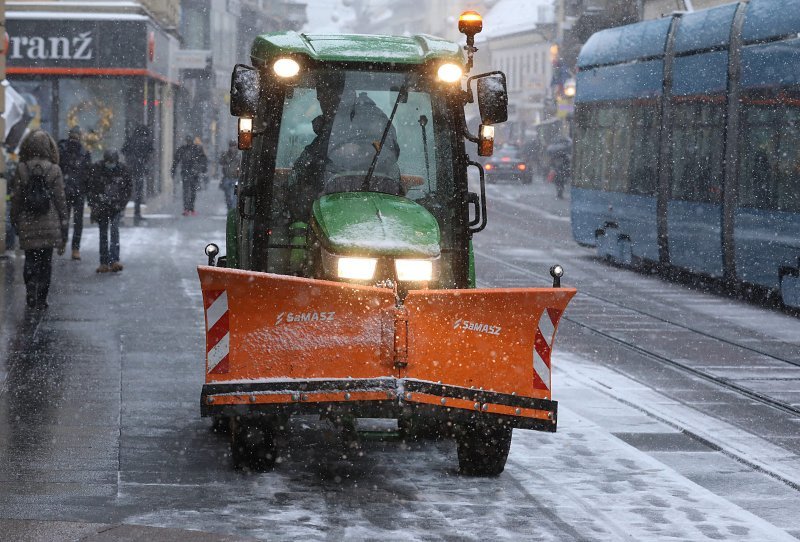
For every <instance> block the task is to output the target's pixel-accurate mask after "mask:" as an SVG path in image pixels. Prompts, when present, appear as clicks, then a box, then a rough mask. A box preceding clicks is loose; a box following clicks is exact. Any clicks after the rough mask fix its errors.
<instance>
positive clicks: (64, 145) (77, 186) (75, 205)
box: [58, 126, 92, 260]
mask: <svg viewBox="0 0 800 542" xmlns="http://www.w3.org/2000/svg"><path fill="white" fill-rule="evenodd" d="M58 154H59V159H60V162H59V165H60V166H61V173H62V174H63V176H64V194H65V195H66V197H67V223H69V222H70V214H73V213H74V220H73V226H72V259H73V260H80V259H81V252H80V250H81V234H82V233H83V204H84V201H85V199H86V193H85V192H86V176H87V175H88V174H89V168H90V167H91V165H92V158H91V155H90V154H89V152H88V151H87V150H86V149H84V148H83V144H82V143H81V129H80V128H79V127H78V126H73V127H72V128H70V130H69V135H68V136H67V139H62V140H61V141H59V142H58Z"/></svg>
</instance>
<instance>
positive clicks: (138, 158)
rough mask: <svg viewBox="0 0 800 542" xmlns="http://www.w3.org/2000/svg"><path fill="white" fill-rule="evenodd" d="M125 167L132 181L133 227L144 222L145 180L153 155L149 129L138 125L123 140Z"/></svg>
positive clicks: (151, 137)
mask: <svg viewBox="0 0 800 542" xmlns="http://www.w3.org/2000/svg"><path fill="white" fill-rule="evenodd" d="M122 155H123V156H124V157H125V165H126V166H127V167H128V171H129V172H130V175H131V177H132V179H133V225H134V226H138V225H140V224H142V222H143V221H144V217H142V204H143V203H144V200H145V179H147V176H148V173H149V171H150V160H151V157H152V155H153V136H152V133H151V131H150V128H148V127H147V126H145V125H144V124H139V125H138V126H136V128H134V129H133V131H132V132H131V133H130V134H129V135H128V137H127V138H125V143H124V144H123V145H122Z"/></svg>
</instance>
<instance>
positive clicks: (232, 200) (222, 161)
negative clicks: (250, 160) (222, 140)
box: [219, 139, 242, 211]
mask: <svg viewBox="0 0 800 542" xmlns="http://www.w3.org/2000/svg"><path fill="white" fill-rule="evenodd" d="M219 165H220V167H221V168H222V180H221V181H220V183H219V187H220V189H222V191H223V192H224V194H225V206H226V207H227V208H228V211H230V210H231V209H234V208H235V207H236V183H237V182H238V181H239V170H240V169H241V167H242V156H241V153H239V149H238V148H237V143H236V140H235V139H231V140H230V141H229V142H228V150H226V151H225V152H223V153H222V155H221V156H220V157H219Z"/></svg>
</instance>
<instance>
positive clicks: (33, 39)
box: [8, 31, 94, 60]
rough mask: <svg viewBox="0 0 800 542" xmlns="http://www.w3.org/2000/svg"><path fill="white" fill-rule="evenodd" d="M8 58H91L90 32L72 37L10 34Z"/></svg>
mask: <svg viewBox="0 0 800 542" xmlns="http://www.w3.org/2000/svg"><path fill="white" fill-rule="evenodd" d="M8 41H9V49H8V59H9V60H19V59H23V58H27V59H28V60H46V59H49V58H52V59H64V60H91V59H92V58H93V56H94V47H92V42H94V37H93V36H92V32H91V31H89V32H83V33H81V34H78V35H77V36H73V37H72V38H68V37H64V36H56V37H48V38H43V37H42V36H10V37H9V40H8Z"/></svg>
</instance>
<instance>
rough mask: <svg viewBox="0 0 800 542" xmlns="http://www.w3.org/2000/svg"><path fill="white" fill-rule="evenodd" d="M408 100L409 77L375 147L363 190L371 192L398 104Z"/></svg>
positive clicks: (404, 82)
mask: <svg viewBox="0 0 800 542" xmlns="http://www.w3.org/2000/svg"><path fill="white" fill-rule="evenodd" d="M407 100H408V78H406V79H405V81H403V85H402V86H401V87H400V90H398V91H397V99H396V100H395V101H394V107H392V113H391V115H389V120H388V121H386V126H385V127H384V128H383V135H382V136H381V141H380V143H378V148H376V149H375V155H374V156H373V157H372V163H371V164H370V165H369V170H367V176H366V177H364V182H362V183H361V191H362V192H369V182H370V181H371V180H372V174H373V173H375V166H376V165H377V164H378V157H379V156H380V154H381V151H382V150H383V144H384V143H385V142H386V136H388V135H389V130H390V129H391V127H392V121H393V120H394V115H395V113H397V106H398V105H400V102H404V103H405V102H406V101H407Z"/></svg>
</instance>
